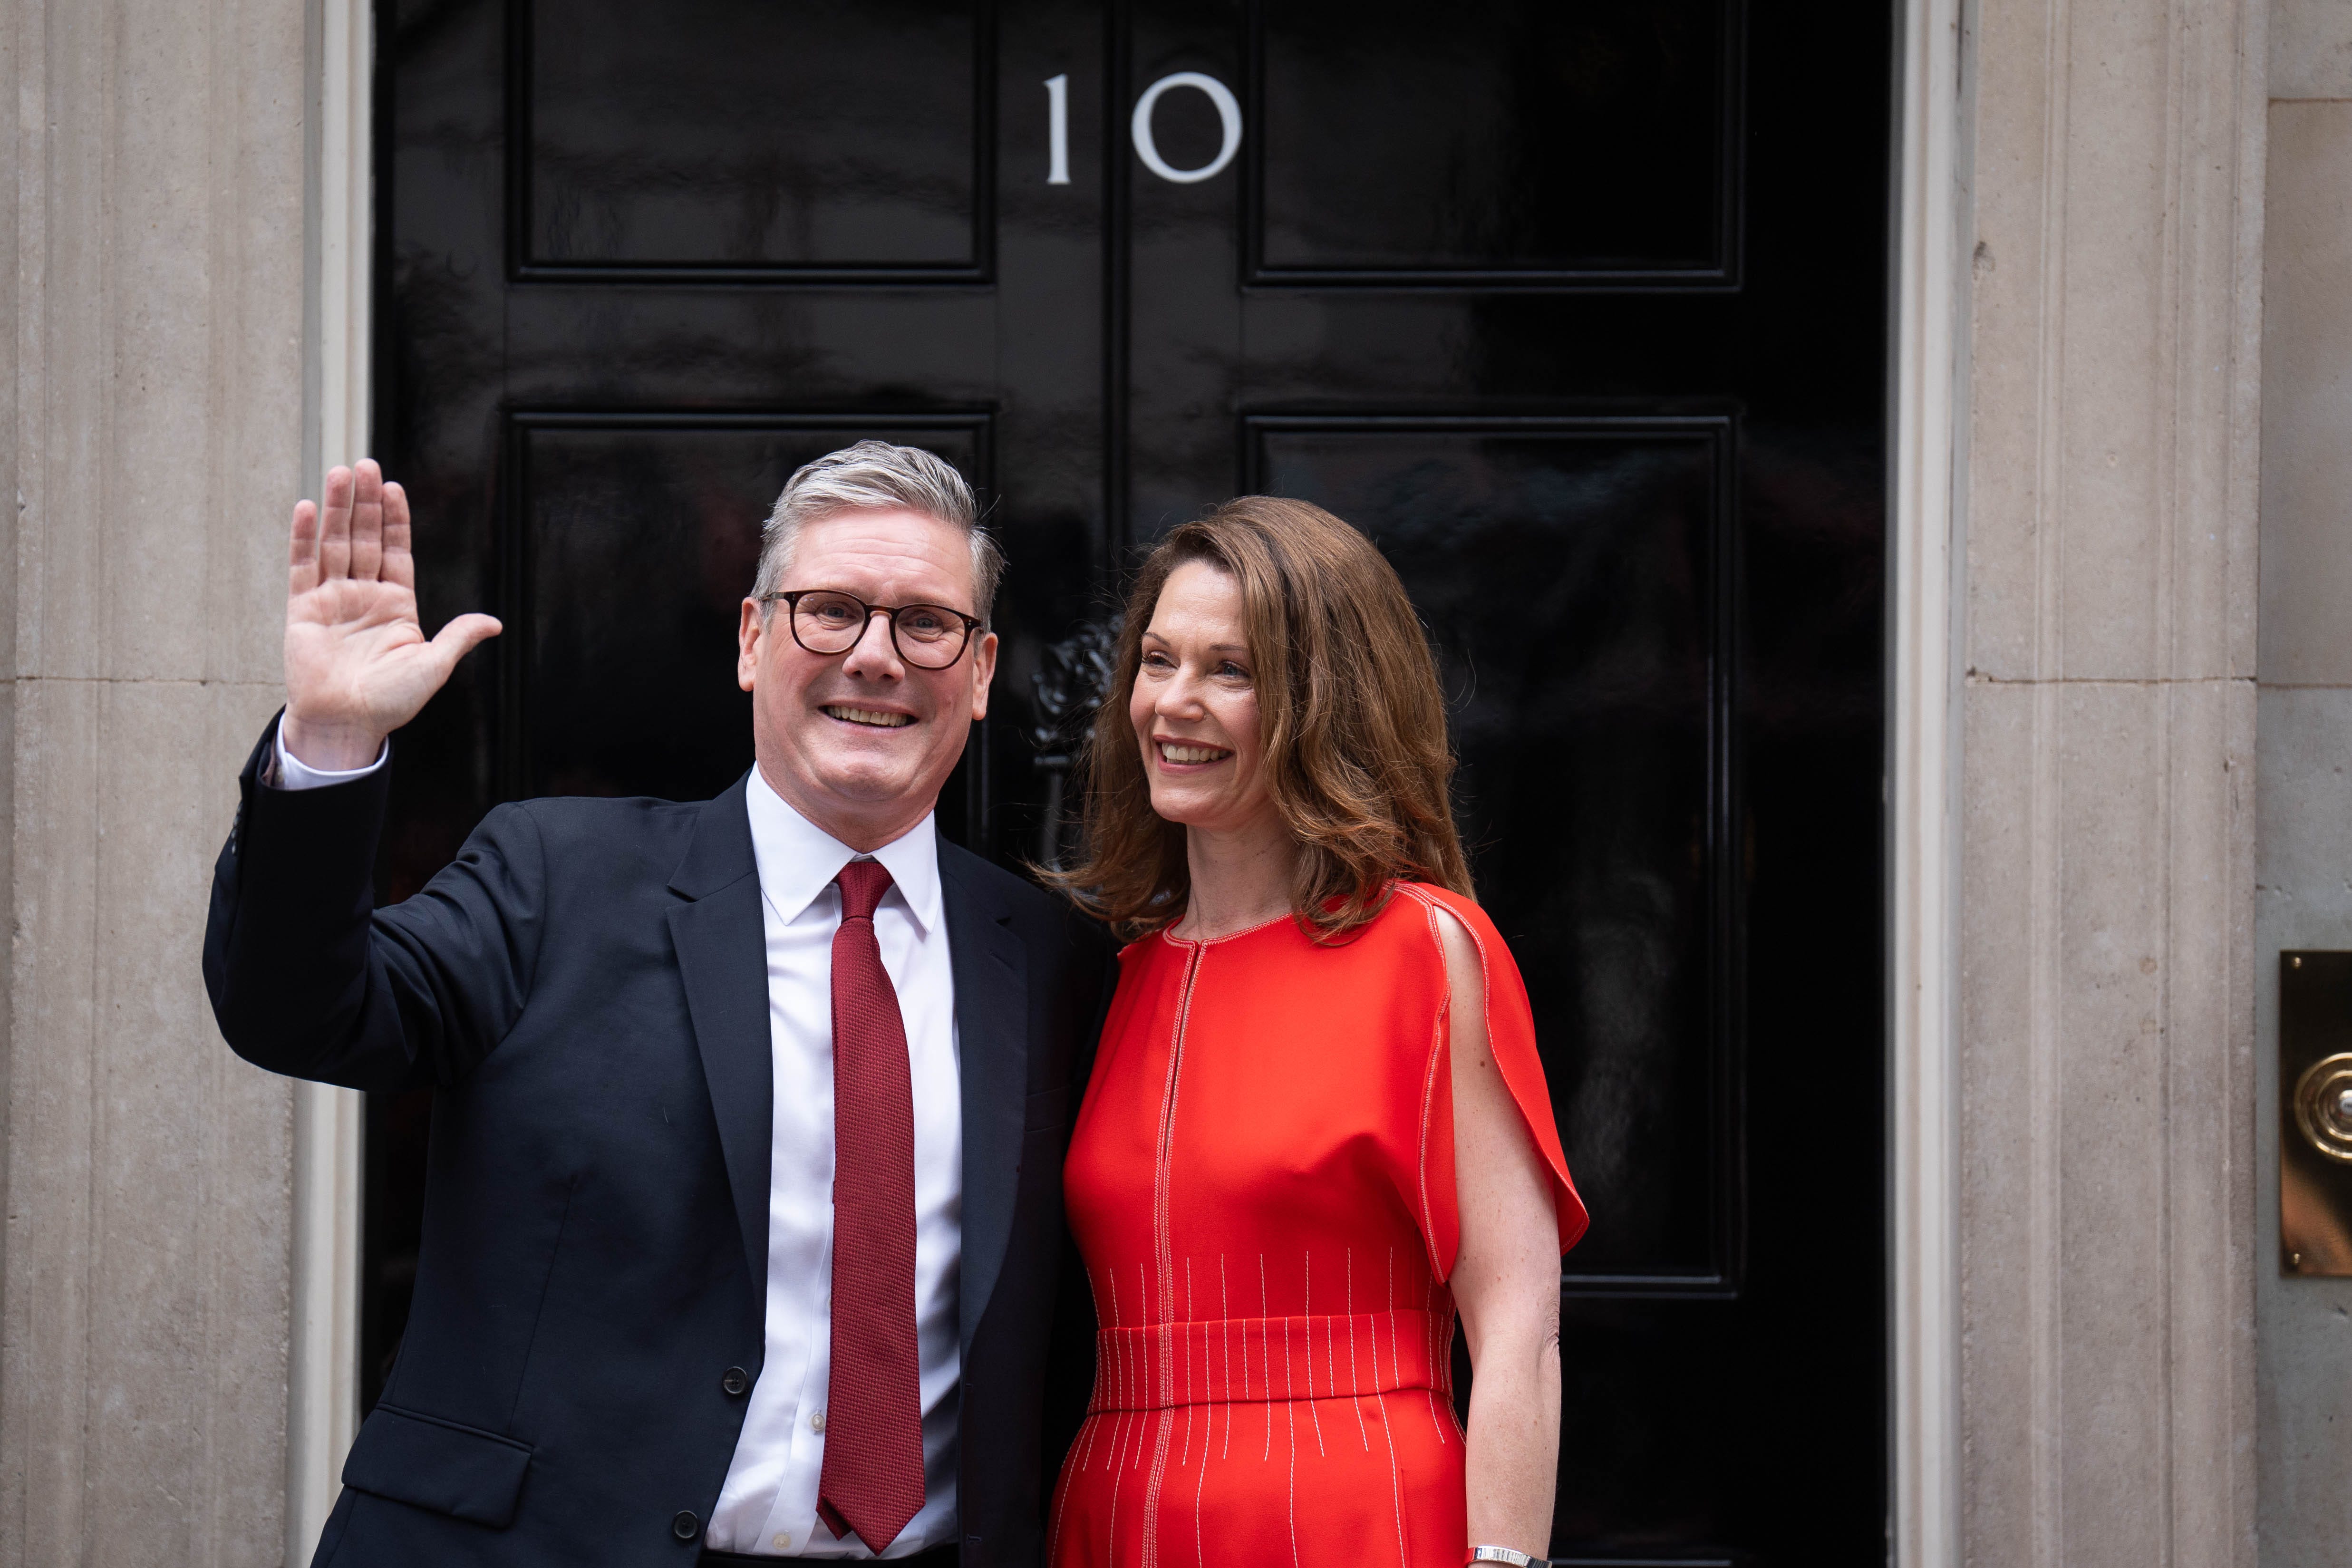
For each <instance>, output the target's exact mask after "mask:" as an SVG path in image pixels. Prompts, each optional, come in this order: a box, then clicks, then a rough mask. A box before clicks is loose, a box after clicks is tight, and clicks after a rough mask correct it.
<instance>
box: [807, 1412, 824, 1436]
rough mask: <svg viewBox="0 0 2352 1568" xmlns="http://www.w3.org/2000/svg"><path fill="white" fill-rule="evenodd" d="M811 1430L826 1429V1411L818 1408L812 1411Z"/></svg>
mask: <svg viewBox="0 0 2352 1568" xmlns="http://www.w3.org/2000/svg"><path fill="white" fill-rule="evenodd" d="M809 1430H810V1431H812V1432H822V1431H824V1411H822V1410H818V1411H814V1412H813V1413H811V1415H810V1416H809Z"/></svg>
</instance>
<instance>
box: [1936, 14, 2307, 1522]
mask: <svg viewBox="0 0 2352 1568" xmlns="http://www.w3.org/2000/svg"><path fill="white" fill-rule="evenodd" d="M2265 20H2266V18H2265V16H2264V13H2263V6H2262V5H2261V4H2260V3H2259V0H2169V3H2159V0H1979V3H1978V4H1976V5H1972V6H1970V7H1969V8H1968V9H1966V10H1964V11H1963V12H1962V14H1961V17H1960V21H1961V23H1962V26H1964V29H1965V31H1966V34H1967V39H1968V41H1967V45H1966V48H1965V68H1966V73H1967V81H1968V87H1969V90H1968V93H1967V98H1966V106H1967V107H1966V112H1967V114H1968V117H1969V119H1968V124H1967V129H1966V131H1965V132H1964V141H1965V142H1966V153H1965V154H1964V158H1965V168H1964V170H1963V175H1964V184H1965V195H1964V201H1965V205H1966V208H1967V211H1968V213H1969V216H1968V219H1967V230H1966V240H1965V242H1964V243H1966V244H1967V246H1968V247H1969V263H1968V265H1969V272H1970V274H1971V275H1972V278H1973V282H1972V284H1970V285H1969V295H1968V299H1967V301H1966V307H1965V308H1966V312H1967V328H1966V333H1965V337H1964V339H1963V341H1962V343H1961V347H1960V353H1961V356H1962V358H1961V371H1960V376H1961V379H1962V380H1963V382H1964V383H1965V391H1964V400H1965V412H1964V414H1963V415H1962V416H1961V430H1960V443H1961V447H1962V450H1961V455H1960V457H1959V458H1958V473H1957V476H1956V478H1957V483H1958V488H1959V489H1960V491H1961V500H1960V503H1959V506H1958V514H1959V516H1960V518H1961V519H1962V521H1961V522H1960V523H1959V525H1958V526H1959V531H1960V540H1961V545H1962V552H1961V555H1960V565H1959V568H1958V570H1959V575H1960V584H1959V590H1960V593H1959V606H1958V614H1959V621H1960V624H1959V627H1958V659H1959V663H1960V666H1961V668H1960V671H1959V674H1958V679H1959V681H1960V686H1959V689H1958V702H1959V704H1960V711H1959V728H1960V748H1961V761H1960V771H1959V801H1958V832H1959V853H1958V860H1959V865H1958V997H1957V1007H1958V1139H1959V1151H1958V1238H1959V1263H1958V1270H1959V1279H1958V1290H1959V1301H1958V1313H1959V1365H1958V1398H1959V1414H1958V1422H1959V1427H1960V1433H1959V1441H1960V1452H1959V1456H1958V1466H1957V1468H1958V1493H1959V1500H1958V1524H1959V1528H1958V1535H1959V1541H1958V1546H1959V1557H1960V1559H1961V1560H1963V1561H1965V1562H1968V1563H1980V1564H1984V1565H1985V1568H2059V1565H2061V1564H2064V1565H2065V1568H2099V1565H2103V1564H2116V1565H2118V1568H2121V1565H2124V1564H2131V1565H2134V1568H2138V1565H2142V1564H2147V1563H2184V1564H2185V1563H2197V1564H2229V1563H2238V1564H2242V1563H2251V1562H2252V1552H2253V1533H2254V1490H2255V1485H2254V1471H2253V1457H2252V1446H2251V1444H2250V1443H2249V1442H2248V1440H2247V1439H2248V1437H2249V1436H2250V1434H2251V1431H2252V1415H2253V1406H2254V1385H2253V1382H2254V1380H2253V1369H2254V1347H2253V1341H2252V1296H2253V1285H2252V1278H2251V1269H2252V1247H2251V1238H2252V1212H2253V1205H2254V1184H2253V1180H2252V1153H2253V1143H2252V1097H2253V1092H2254V1085H2253V1075H2252V1059H2251V1058H2252V1039H2253V1034H2252V1023H2253V1007H2252V967H2253V966H2252V897H2251V889H2252V872H2253V806H2254V802H2253V795H2252V780H2251V776H2250V775H2251V764H2252V760H2253V742H2254V708H2255V695H2254V684H2253V674H2254V631H2255V627H2254V616H2255V578H2256V571H2255V549H2254V545H2255V500H2256V466H2257V465H2256V451H2257V447H2256V419H2257V412H2258V393H2259V387H2258V382H2257V377H2258V374H2259V372H2258V365H2259V346H2260V345H2259V339H2258V333H2257V327H2258V316H2257V311H2258V310H2259V300H2260V291H2259V285H2260V281H2261V279H2260V245H2261V224H2262V191H2263V163H2262V155H2263V54H2262V49H2263V37H2264V28H2265Z"/></svg>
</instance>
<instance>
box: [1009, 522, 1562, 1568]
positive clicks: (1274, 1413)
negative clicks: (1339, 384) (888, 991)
mask: <svg viewBox="0 0 2352 1568" xmlns="http://www.w3.org/2000/svg"><path fill="white" fill-rule="evenodd" d="M1087 767H1088V775H1089V784H1088V795H1087V804H1086V820H1087V846H1088V858H1087V864H1085V865H1083V866H1080V867H1078V868H1075V869H1073V870H1071V871H1069V872H1068V873H1066V874H1065V875H1064V876H1063V877H1062V878H1061V880H1062V882H1063V884H1064V885H1065V886H1066V888H1068V889H1072V891H1073V896H1075V897H1076V898H1077V899H1078V900H1080V901H1081V902H1083V903H1085V904H1086V905H1087V907H1088V908H1089V909H1091V910H1093V911H1094V912H1095V913H1097V914H1098V915H1101V916H1102V917H1104V918H1106V919H1108V920H1110V921H1114V922H1116V923H1118V925H1119V926H1120V927H1122V928H1123V929H1124V930H1125V931H1129V932H1131V933H1141V934H1140V937H1139V940H1138V941H1136V942H1134V943H1133V944H1132V945H1130V946H1129V948H1128V949H1127V950H1126V952H1124V953H1123V954H1122V955H1121V957H1120V965H1121V973H1120V979H1119V985H1118V996H1117V999H1116V1000H1115V1001H1114V1002H1113V1004H1112V1006H1111V1011H1110V1016H1109V1017H1108V1021H1107V1022H1106V1024H1105V1026H1104V1031H1103V1039H1102V1045H1101V1049H1100V1051H1099V1053H1098V1055H1097V1058H1096V1065H1095V1069H1094V1076H1093V1079H1092V1081H1091V1083H1090V1084H1089V1086H1088V1088H1087V1097H1086V1101H1085V1103H1084V1105H1083V1106H1082V1108H1081V1109H1080V1111H1079V1114H1078V1120H1077V1125H1076V1129H1075V1131H1074V1133H1073V1141H1072V1143H1071V1148H1070V1155H1069V1163H1068V1165H1067V1167H1066V1173H1065V1190H1066V1194H1067V1201H1068V1205H1069V1214H1070V1223H1071V1226H1072V1228H1073V1230H1074V1231H1075V1233H1076V1237H1077V1239H1078V1245H1079V1247H1080V1250H1081V1251H1082V1252H1083V1254H1084V1256H1085V1258H1086V1264H1087V1274H1088V1277H1089V1279H1091V1281H1092V1284H1093V1288H1094V1299H1095V1304H1096V1310H1097V1317H1098V1319H1099V1320H1100V1322H1101V1324H1102V1331H1101V1333H1100V1335H1099V1336H1098V1339H1097V1373H1096V1381H1095V1394H1094V1399H1093V1402H1092V1404H1091V1405H1090V1406H1089V1408H1088V1415H1087V1423H1086V1426H1085V1427H1084V1428H1083V1429H1082V1430H1081V1431H1080V1433H1079V1435H1078V1438H1077V1441H1076V1444H1075V1445H1074V1446H1073V1447H1072V1449H1071V1452H1070V1456H1069V1458H1068V1459H1067V1461H1066V1463H1065V1465H1064V1467H1063V1471H1062V1477H1061V1483H1060V1486H1059V1487H1058V1489H1056V1493H1055V1500H1054V1513H1053V1518H1052V1521H1051V1526H1050V1528H1051V1538H1050V1539H1051V1547H1050V1551H1051V1555H1052V1560H1053V1562H1054V1563H1055V1568H1111V1565H1113V1564H1118V1565H1121V1568H1125V1565H1129V1564H1139V1565H1147V1568H1158V1565H1159V1564H1161V1563H1166V1564H1169V1565H1170V1568H1174V1565H1176V1564H1186V1565H1191V1564H1202V1565H1206V1564H1211V1563H1216V1564H1228V1563H1286V1564H1292V1565H1295V1568H1317V1565H1320V1564H1332V1565H1335V1568H1336V1565H1337V1564H1340V1563H1347V1564H1350V1565H1354V1564H1360V1563H1385V1562H1389V1561H1391V1560H1393V1561H1395V1562H1396V1563H1398V1564H1400V1568H1408V1565H1409V1568H1454V1565H1455V1564H1459V1563H1464V1562H1465V1560H1467V1559H1470V1558H1472V1556H1473V1554H1474V1553H1475V1552H1480V1551H1481V1549H1484V1550H1485V1552H1486V1555H1485V1556H1483V1557H1481V1558H1480V1559H1479V1560H1485V1561H1504V1562H1517V1563H1525V1562H1526V1561H1527V1560H1528V1556H1533V1557H1537V1558H1540V1556H1541V1555H1542V1553H1543V1552H1544V1550H1545V1548H1546V1545H1547V1543H1548V1542H1549V1536H1550V1532H1551V1506H1552V1479H1553V1474H1554V1470H1555V1466H1556V1455H1557V1449H1558V1445H1559V1255H1560V1253H1561V1252H1562V1251H1564V1250H1565V1249H1566V1248H1567V1247H1570V1245H1572V1244H1573V1243H1574V1242H1575V1240H1576V1238H1577V1237H1578V1236H1579V1235H1580V1234H1581V1233H1582V1231H1583V1229H1584V1221H1585V1216H1584V1206H1583V1205H1582V1203H1581V1202H1580V1201H1579V1199H1578V1197H1577V1195H1576V1189H1575V1187H1574V1185H1573V1184H1571V1183H1570V1179H1569V1174H1568V1168H1567V1165H1566V1163H1565V1162H1564V1161H1563V1160H1562V1158H1561V1155H1560V1150H1559V1134H1558V1132H1557V1131H1555V1130H1554V1128H1553V1125H1552V1117H1551V1109H1550V1102H1549V1098H1548V1095H1547V1091H1546V1089H1545V1087H1544V1080H1543V1070H1542V1068H1541V1067H1540V1065H1539V1064H1538V1060H1537V1058H1536V1049H1535V1038H1534V1033H1533V1029H1532V1026H1531V1023H1530V1019H1529V1016H1528V1003H1527V994H1526V991H1525V989H1524V988H1523V987H1522V985H1521V984H1520V983H1519V976H1518V971H1517V968H1516V967H1515V966H1514V965H1513V964H1512V962H1511V957H1510V954H1509V952H1507V950H1506V949H1505V947H1504V945H1503V942H1502V940H1501V938H1500V937H1498V936H1497V935H1496V931H1495V928H1494V926H1493V925H1492V924H1491V923H1490V922H1489V921H1487V919H1486V916H1485V914H1484V913H1482V912H1481V911H1480V910H1479V909H1478V906H1477V905H1476V904H1475V902H1473V901H1472V900H1471V897H1470V891H1469V889H1470V879H1469V875H1468V872H1467V870H1466V868H1465V865H1464V862H1463V856H1462V847H1461V843H1460V841H1459V839H1458V838H1457V837H1456V836H1455V833H1454V822H1453V817H1452V816H1451V813H1450V812H1449V810H1448V808H1447V804H1446V783H1447V779H1448V776H1449V775H1450V773H1452V771H1453V758H1452V755H1451V753H1450V752H1449V751H1448V748H1447V745H1446V740H1445V715H1444V704H1443V702H1442V700H1441V699H1440V696H1439V692H1438V685H1437V676H1436V670H1435V668H1434V667H1433V664H1432V662H1431V659H1430V655H1429V648H1428V645H1427V644H1426V642H1425V641H1424V640H1423V636H1422V631H1421V626H1420V623H1419V622H1418V621H1417V620H1416V619H1415V617H1414V616H1413V612H1412V605H1411V604H1410V603H1409V602H1408V601H1407V600H1406V598H1405V594H1404V589H1403V586H1402V584H1400V583H1399V582H1398V581H1397V577H1396V574H1395V573H1394V572H1393V571H1391V569H1390V567H1389V565H1388V563H1386V562H1385V561H1383V560H1382V559H1381V556H1380V554H1379V552H1376V551H1375V550H1373V549H1372V547H1371V545H1370V543H1369V542H1367V541H1366V540H1365V539H1364V538H1363V536H1362V535H1361V534H1360V533H1358V532H1356V531H1355V530H1353V529H1351V528H1349V526H1348V525H1347V524H1346V523H1344V522H1342V521H1339V519H1338V518H1335V517H1333V516H1332V515H1331V514H1330V513H1328V512H1326V511H1324V510H1321V509H1319V508H1317V507H1313V506H1309V505H1307V504H1306V503H1304V502H1300V501H1293V500H1272V499H1268V498H1266V497H1263V496H1247V497H1244V498H1242V499H1240V500H1234V501H1232V502H1229V503H1228V504H1226V505H1225V506H1223V507H1221V508H1219V509H1218V510H1216V511H1215V512H1214V513H1213V514H1212V515H1210V516H1209V517H1207V518H1205V519H1203V520H1202V521H1198V522H1193V523H1188V524H1186V525H1184V526H1183V527H1181V528H1179V529H1177V530H1176V531H1174V532H1173V533H1171V535H1170V536H1169V537H1168V539H1167V541H1166V542H1164V543H1162V544H1161V545H1160V547H1159V549H1158V550H1156V551H1155V552H1153V553H1152V555H1151V558H1150V561H1149V562H1147V563H1146V564H1145V566H1144V569H1143V572H1142V574H1141V576H1140V578H1139V580H1138V582H1137V584H1136V587H1135V592H1134V595H1133V597H1132V599H1131V601H1130V603H1129V608H1128V614H1127V619H1126V624H1125V630H1124V632H1123V633H1122V637H1121V642H1120V647H1119V659H1118V676H1117V683H1116V685H1115V687H1114V690H1113V696H1112V698H1111V700H1108V701H1106V703H1105V704H1104V707H1103V710H1102V711H1101V713H1100V715H1099V716H1098V718H1097V723H1096V727H1095V733H1094V739H1093V742H1092V746H1091V748H1090V751H1089V754H1088V759H1087ZM1457 1312H1458V1313H1459V1314H1460V1316H1461V1320H1462V1327H1463V1331H1464V1333H1465V1336H1466V1338H1467V1340H1468V1342H1469V1349H1470V1359H1471V1363H1472V1366H1473V1367H1474V1369H1475V1372H1476V1374H1477V1375H1476V1377H1475V1380H1474V1383H1473V1389H1472V1395H1471V1402H1470V1418H1469V1425H1468V1430H1467V1432H1466V1434H1465V1431H1464V1430H1463V1428H1462V1427H1461V1426H1459V1425H1457V1423H1456V1422H1455V1419H1454V1408H1453V1401H1452V1389H1451V1384H1452V1378H1451V1375H1450V1372H1449V1368H1450V1365H1451V1354H1450V1347H1451V1345H1452V1343H1453V1337H1454V1315H1455V1314H1456V1313H1457ZM1522 1553H1524V1554H1527V1556H1522V1555H1521V1554H1522Z"/></svg>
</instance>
